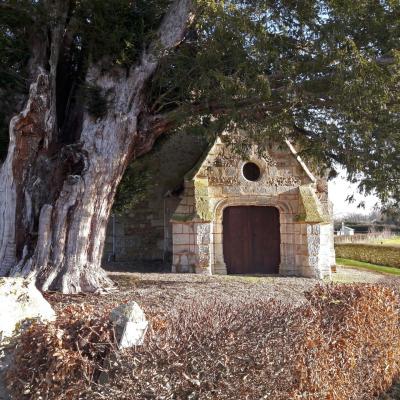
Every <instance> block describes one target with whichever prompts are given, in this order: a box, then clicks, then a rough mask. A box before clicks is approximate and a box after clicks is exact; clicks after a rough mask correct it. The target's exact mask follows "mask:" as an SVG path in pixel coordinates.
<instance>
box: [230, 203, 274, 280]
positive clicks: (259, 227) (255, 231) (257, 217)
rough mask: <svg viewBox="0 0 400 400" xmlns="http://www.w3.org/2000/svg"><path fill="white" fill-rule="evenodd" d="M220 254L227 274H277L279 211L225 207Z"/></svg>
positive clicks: (261, 208) (267, 208)
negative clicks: (222, 255)
mask: <svg viewBox="0 0 400 400" xmlns="http://www.w3.org/2000/svg"><path fill="white" fill-rule="evenodd" d="M223 252H224V261H225V264H226V267H227V271H228V274H277V273H279V264H280V223H279V211H278V209H277V208H275V207H259V206H234V207H227V208H225V209H224V214H223Z"/></svg>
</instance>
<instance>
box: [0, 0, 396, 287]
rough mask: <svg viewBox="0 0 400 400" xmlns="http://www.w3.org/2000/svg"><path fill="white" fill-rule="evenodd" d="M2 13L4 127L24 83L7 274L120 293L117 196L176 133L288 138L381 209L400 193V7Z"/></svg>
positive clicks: (1, 212) (122, 4)
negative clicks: (343, 172)
mask: <svg viewBox="0 0 400 400" xmlns="http://www.w3.org/2000/svg"><path fill="white" fill-rule="evenodd" d="M0 10H1V13H0V15H1V17H0V27H1V41H0V43H1V47H0V49H1V52H2V55H3V54H5V55H6V56H7V57H2V60H4V62H3V61H2V64H1V71H2V72H1V75H2V78H0V79H3V80H4V79H5V81H6V82H7V85H8V88H7V85H5V86H4V89H3V87H2V89H1V96H2V98H1V103H5V102H6V100H7V99H8V100H7V101H9V102H10V107H9V109H8V111H6V114H5V116H4V118H7V116H8V115H10V113H11V112H12V111H13V110H14V109H16V108H18V105H19V104H20V103H21V96H22V95H23V94H24V93H27V92H28V90H29V94H28V95H27V99H26V102H25V103H24V106H23V109H22V112H21V113H20V114H18V115H17V116H15V117H14V118H13V119H12V120H11V122H10V127H9V137H10V141H9V145H8V153H7V158H6V159H5V161H4V163H3V166H2V168H1V171H0V275H14V274H16V273H23V274H27V273H29V272H32V271H33V272H35V274H36V277H37V284H38V286H39V287H40V288H42V289H48V288H51V289H59V290H62V291H64V292H79V291H94V290H97V289H99V288H102V287H105V286H107V285H111V282H110V281H109V280H108V278H107V277H106V275H105V273H104V272H103V271H102V270H101V268H100V260H101V254H102V249H103V242H104V235H105V227H106V223H107V219H108V216H109V213H110V209H111V206H112V203H113V199H114V195H115V191H116V188H117V186H118V183H119V181H120V179H121V177H122V175H123V173H124V171H125V169H126V167H127V165H128V164H129V162H130V161H131V160H133V159H135V158H137V157H140V156H141V155H142V154H144V153H146V152H147V151H149V150H150V149H151V148H152V146H153V144H154V142H155V140H156V139H157V138H158V137H159V136H160V135H161V134H164V133H166V132H168V131H172V130H178V129H186V130H187V129H192V130H195V131H198V132H200V133H202V134H207V135H210V136H211V137H214V136H215V135H218V134H219V133H220V132H222V131H223V130H227V131H228V132H230V133H231V139H232V143H233V144H234V146H235V148H236V149H237V150H238V151H241V152H243V153H245V151H246V149H247V148H248V147H249V145H250V144H251V143H254V142H256V143H259V144H261V145H263V144H265V143H266V140H267V139H268V140H275V141H276V140H282V138H288V139H290V140H294V141H296V142H297V143H299V144H300V146H301V148H302V150H303V154H304V155H305V156H307V157H308V158H310V159H314V160H315V161H316V162H317V163H318V165H321V166H323V167H326V166H328V167H329V166H330V167H331V166H332V165H333V164H334V163H335V162H338V163H341V164H343V165H344V166H346V168H347V170H348V172H349V177H350V178H351V179H354V178H355V177H356V176H357V175H358V174H360V173H362V175H361V188H362V189H364V190H366V191H367V192H368V191H371V190H376V191H377V193H378V194H379V195H380V197H381V199H382V200H383V201H386V202H388V201H392V202H396V201H398V200H399V199H400V189H399V187H400V186H399V185H398V182H399V176H400V170H399V169H400V163H399V147H400V141H399V135H400V133H399V132H400V130H399V104H400V102H399V93H400V92H399V76H400V75H399V74H400V52H399V49H400V43H399V38H400V24H399V21H400V5H399V4H398V2H397V1H393V0H382V1H379V2H376V1H371V0H369V1H366V0H361V1H358V2H343V1H338V0H336V1H335V0H329V1H328V0H325V1H317V0H304V1H289V0H257V1H255V0H253V1H251V0H247V1H244V0H243V1H241V0H229V1H224V2H223V1H216V0H215V1H212V0H208V1H206V0H198V1H196V2H192V1H190V0H174V1H169V0H147V1H145V0H136V1H135V0H115V1H112V2H108V1H106V0H75V1H73V0H70V1H67V0H63V1H61V0H36V1H32V0H31V1H28V0H13V1H12V0H3V1H1V2H0ZM11 76H12V77H13V78H12V79H11ZM3 80H1V81H2V82H3ZM17 83H18V85H19V86H18V85H17ZM6 90H7V91H8V92H9V93H10V92H11V93H12V94H13V95H12V96H11V97H7V95H6V94H5V93H6ZM4 118H3V119H4ZM241 130H244V131H245V132H246V136H245V137H240V140H239V139H238V137H239V136H238V135H237V133H238V132H239V131H241ZM1 135H2V137H3V142H4V130H3V133H1V134H0V136H1Z"/></svg>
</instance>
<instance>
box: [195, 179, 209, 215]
mask: <svg viewBox="0 0 400 400" xmlns="http://www.w3.org/2000/svg"><path fill="white" fill-rule="evenodd" d="M194 194H195V202H196V213H197V215H198V216H199V218H200V219H201V220H203V221H211V220H212V212H211V210H210V201H209V196H208V179H195V181H194Z"/></svg>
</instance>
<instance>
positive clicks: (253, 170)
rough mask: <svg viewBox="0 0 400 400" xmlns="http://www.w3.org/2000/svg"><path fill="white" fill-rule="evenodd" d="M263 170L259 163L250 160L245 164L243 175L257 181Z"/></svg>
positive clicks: (249, 179)
mask: <svg viewBox="0 0 400 400" xmlns="http://www.w3.org/2000/svg"><path fill="white" fill-rule="evenodd" d="M260 175H261V170H260V167H259V166H258V165H257V164H254V163H253V162H248V163H246V164H244V165H243V176H244V177H245V178H246V179H247V180H248V181H252V182H255V181H257V180H258V179H259V178H260Z"/></svg>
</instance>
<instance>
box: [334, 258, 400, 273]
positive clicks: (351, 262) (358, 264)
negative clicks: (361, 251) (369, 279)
mask: <svg viewBox="0 0 400 400" xmlns="http://www.w3.org/2000/svg"><path fill="white" fill-rule="evenodd" d="M336 262H337V264H339V265H344V266H347V267H354V268H359V269H367V270H370V271H376V272H381V273H383V274H391V275H400V269H399V268H392V267H385V266H382V265H375V264H370V263H366V262H363V261H355V260H348V259H347V258H337V259H336Z"/></svg>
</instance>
